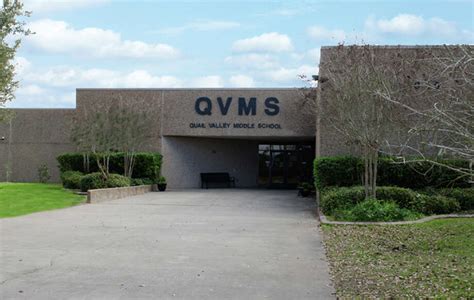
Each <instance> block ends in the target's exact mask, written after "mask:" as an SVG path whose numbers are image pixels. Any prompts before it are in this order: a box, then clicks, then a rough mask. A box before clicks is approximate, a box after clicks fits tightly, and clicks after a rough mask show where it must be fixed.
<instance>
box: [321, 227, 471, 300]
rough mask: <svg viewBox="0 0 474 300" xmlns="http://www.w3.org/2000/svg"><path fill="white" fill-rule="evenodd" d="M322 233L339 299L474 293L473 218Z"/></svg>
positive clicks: (442, 295) (336, 228)
mask: <svg viewBox="0 0 474 300" xmlns="http://www.w3.org/2000/svg"><path fill="white" fill-rule="evenodd" d="M322 231H323V235H324V243H325V246H326V250H327V256H328V259H329V262H330V267H331V274H332V276H333V282H334V285H335V288H336V292H337V296H338V297H340V298H354V297H358V298H465V299H470V298H473V297H474V251H473V249H474V219H468V218H460V219H444V220H435V221H430V222H427V223H422V224H413V225H394V226H374V225H368V226H361V225H322Z"/></svg>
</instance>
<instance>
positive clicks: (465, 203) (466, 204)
mask: <svg viewBox="0 0 474 300" xmlns="http://www.w3.org/2000/svg"><path fill="white" fill-rule="evenodd" d="M439 193H440V194H441V195H443V196H446V197H449V198H454V199H456V200H458V202H459V205H460V207H461V210H474V188H465V189H461V188H454V189H441V190H439Z"/></svg>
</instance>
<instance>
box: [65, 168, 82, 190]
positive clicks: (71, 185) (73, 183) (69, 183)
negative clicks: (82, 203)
mask: <svg viewBox="0 0 474 300" xmlns="http://www.w3.org/2000/svg"><path fill="white" fill-rule="evenodd" d="M83 176H84V174H83V173H81V172H79V171H66V172H62V173H61V182H62V183H63V186H64V187H65V188H67V189H80V188H81V179H82V177H83Z"/></svg>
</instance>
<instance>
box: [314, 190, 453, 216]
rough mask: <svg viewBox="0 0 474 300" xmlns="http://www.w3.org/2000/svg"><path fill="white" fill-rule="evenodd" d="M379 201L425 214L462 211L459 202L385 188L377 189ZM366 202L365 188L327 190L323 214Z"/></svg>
mask: <svg viewBox="0 0 474 300" xmlns="http://www.w3.org/2000/svg"><path fill="white" fill-rule="evenodd" d="M377 199H378V201H382V202H393V203H395V204H397V206H399V207H400V208H402V209H409V210H411V211H415V212H419V213H423V214H448V213H452V212H456V211H459V210H460V208H461V207H460V205H459V202H458V200H456V199H454V198H449V197H445V196H441V195H427V194H422V193H418V192H416V191H413V190H410V189H406V188H399V187H391V186H384V187H378V188H377ZM364 200H365V192H364V187H362V186H354V187H338V188H331V189H327V190H325V191H324V192H323V193H322V195H321V203H320V207H321V210H322V211H323V213H325V214H329V215H333V214H334V213H335V212H336V211H339V212H340V211H344V210H352V209H353V208H354V207H355V206H356V205H357V204H359V203H361V202H363V201H364Z"/></svg>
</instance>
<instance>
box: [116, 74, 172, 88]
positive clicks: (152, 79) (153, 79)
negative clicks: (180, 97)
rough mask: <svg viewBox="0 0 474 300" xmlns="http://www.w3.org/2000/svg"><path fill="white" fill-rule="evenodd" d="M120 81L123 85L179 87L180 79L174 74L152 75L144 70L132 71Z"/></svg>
mask: <svg viewBox="0 0 474 300" xmlns="http://www.w3.org/2000/svg"><path fill="white" fill-rule="evenodd" d="M121 81H122V84H121V86H123V87H140V88H145V87H147V88H153V87H155V88H157V87H181V80H179V79H178V78H176V77H174V76H153V75H151V74H150V73H148V72H147V71H145V70H137V71H133V72H132V73H130V74H127V75H126V76H125V77H123V79H122V80H121Z"/></svg>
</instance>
